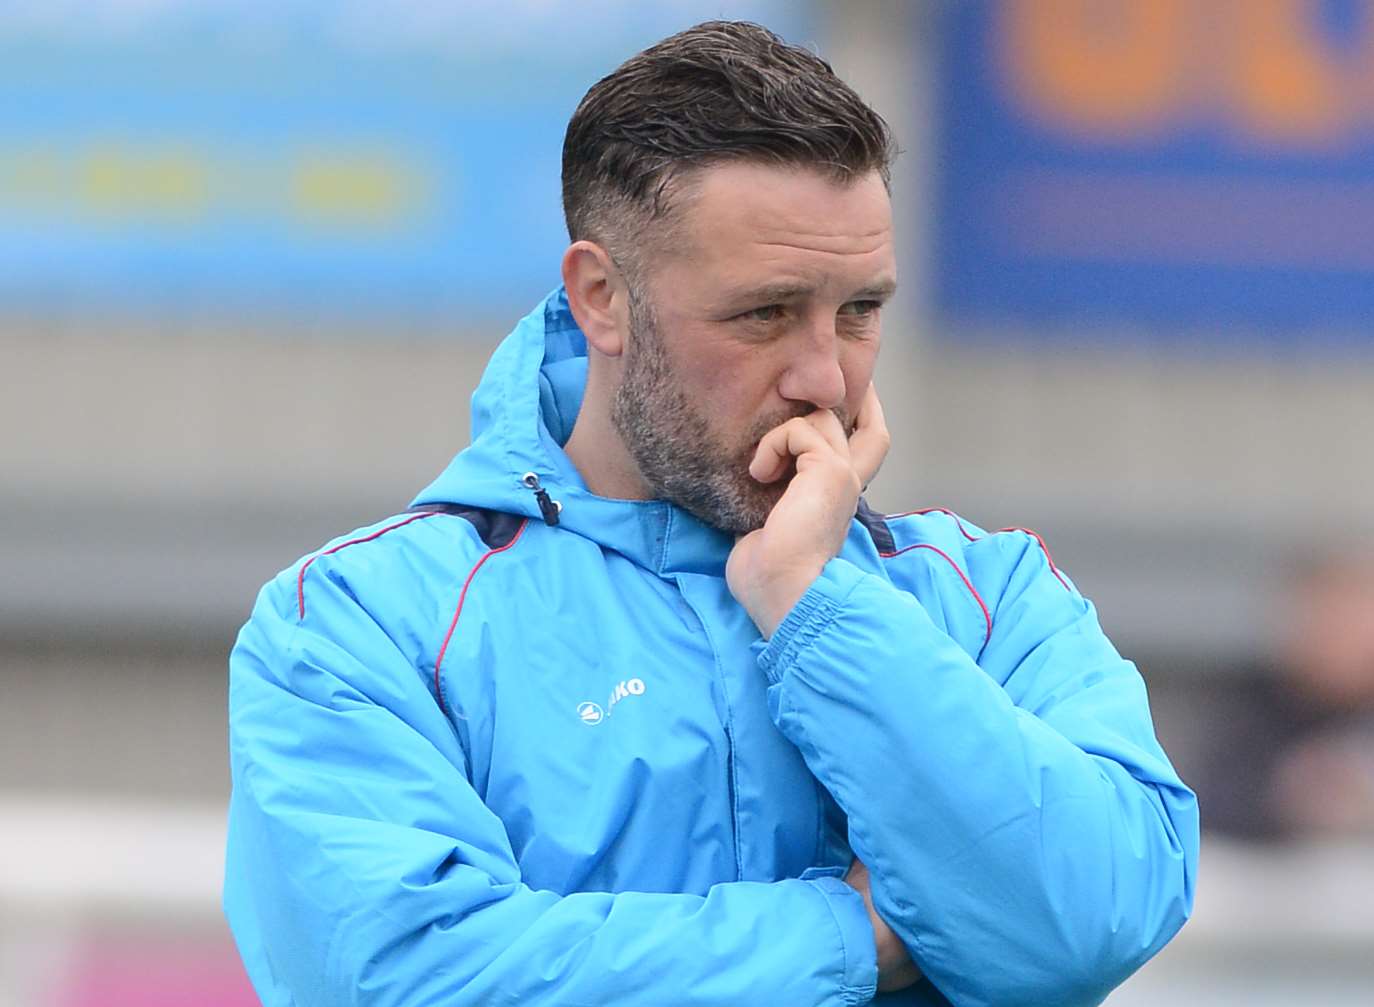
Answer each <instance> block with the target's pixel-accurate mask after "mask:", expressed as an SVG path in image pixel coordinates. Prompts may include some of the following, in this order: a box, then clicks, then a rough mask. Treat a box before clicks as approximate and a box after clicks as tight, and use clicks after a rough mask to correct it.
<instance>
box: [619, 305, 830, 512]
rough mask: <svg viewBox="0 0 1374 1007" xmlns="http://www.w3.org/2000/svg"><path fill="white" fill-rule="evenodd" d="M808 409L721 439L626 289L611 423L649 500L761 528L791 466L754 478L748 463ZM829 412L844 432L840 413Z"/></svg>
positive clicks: (649, 313) (648, 308)
mask: <svg viewBox="0 0 1374 1007" xmlns="http://www.w3.org/2000/svg"><path fill="white" fill-rule="evenodd" d="M810 411H811V410H809V409H806V408H805V407H804V406H802V405H801V404H798V407H797V409H796V410H790V411H784V412H781V413H780V414H778V415H775V416H767V417H763V418H761V419H760V420H759V421H758V422H757V423H756V424H755V425H754V427H753V428H752V429H750V430H748V431H747V432H745V434H744V435H743V436H742V437H740V438H739V439H738V440H737V441H733V442H730V441H727V440H726V439H725V438H723V437H721V436H720V435H719V434H717V433H716V432H715V431H714V430H713V429H712V426H711V423H710V421H709V419H708V418H707V416H706V414H705V413H703V412H702V411H701V410H700V409H699V408H697V406H696V404H695V403H693V402H692V401H691V399H690V398H688V396H687V395H686V394H684V392H683V390H682V384H681V382H680V381H678V380H677V376H676V375H675V374H674V372H673V366H672V363H671V361H670V360H669V359H668V355H667V350H666V348H665V347H664V345H663V341H662V339H661V338H660V334H659V331H658V328H657V321H656V319H655V316H654V312H653V307H652V305H650V304H649V303H648V302H647V301H645V300H644V299H643V298H641V297H639V296H637V295H636V294H634V293H632V294H631V297H630V342H629V346H628V348H627V350H626V355H625V371H624V374H623V376H622V378H621V382H620V387H619V388H618V389H617V390H616V394H615V398H614V400H613V402H612V404H611V421H612V422H613V423H614V424H615V427H616V430H617V431H618V432H619V434H620V437H621V439H622V440H623V441H624V443H625V447H626V449H627V450H628V451H629V453H630V457H631V458H633V459H634V461H635V464H636V465H637V466H638V467H639V472H640V475H641V477H642V478H643V479H644V482H645V483H646V484H647V486H648V487H649V490H650V491H651V492H652V493H653V495H654V497H655V498H657V499H660V500H666V501H668V502H669V503H673V504H676V505H677V506H679V507H681V508H682V509H683V510H685V511H687V512H688V513H689V514H692V515H693V516H694V517H696V518H697V519H698V520H700V521H702V522H704V523H706V524H708V525H710V526H712V527H714V528H718V529H720V530H721V531H723V532H726V533H728V534H731V535H744V534H747V533H749V532H751V531H754V530H756V529H758V528H762V527H763V524H764V522H765V521H767V520H768V515H769V513H770V512H771V511H772V510H773V507H774V505H775V504H776V503H777V502H778V501H779V500H780V499H781V498H782V495H783V493H784V492H785V491H786V489H787V485H788V483H789V482H791V479H792V476H793V474H794V470H789V471H788V472H787V473H786V474H784V476H783V477H782V478H780V479H778V480H777V481H776V482H772V483H761V482H759V481H758V480H756V479H754V478H753V477H752V476H751V475H749V463H750V462H751V461H752V460H753V458H754V454H755V452H756V451H757V449H758V444H759V441H760V440H761V439H762V438H763V435H764V434H766V433H768V431H770V430H772V429H773V428H774V427H777V426H780V425H781V424H783V423H785V422H787V421H788V420H790V419H792V418H794V417H796V416H801V415H805V414H806V413H807V412H810ZM835 412H836V415H837V416H838V417H839V418H840V420H841V422H842V423H843V424H844V426H845V429H846V430H848V429H849V427H850V424H849V423H848V422H847V419H846V416H845V415H844V411H843V410H842V409H840V410H836V411H835Z"/></svg>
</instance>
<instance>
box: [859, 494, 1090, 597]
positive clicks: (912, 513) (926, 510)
mask: <svg viewBox="0 0 1374 1007" xmlns="http://www.w3.org/2000/svg"><path fill="white" fill-rule="evenodd" d="M922 514H946V515H948V516H949V517H952V518H953V519H954V523H955V524H956V525H958V526H959V533H960V534H961V535H963V536H964V538H966V539H968V540H969V541H970V542H979V541H981V540H982V539H984V538H991V537H992V536H993V535H1001V534H1003V533H1005V532H1014V531H1019V532H1023V533H1025V534H1026V535H1029V536H1030V537H1031V538H1033V539H1035V543H1036V545H1038V546H1040V551H1041V552H1043V553H1044V554H1045V562H1046V563H1048V564H1049V567H1050V573H1052V574H1054V576H1055V579H1056V580H1058V581H1059V583H1061V584H1063V585H1064V590H1065V591H1068V592H1070V593H1072V592H1073V589H1072V588H1071V587H1069V582H1068V581H1067V580H1065V579H1064V575H1063V574H1062V573H1060V572H1059V567H1057V566H1055V565H1054V557H1053V556H1051V555H1050V547H1049V546H1047V545H1046V544H1045V540H1044V538H1042V537H1041V535H1040V533H1039V532H1037V531H1035V530H1034V529H1032V528H1022V527H1019V526H1013V527H1009V528H998V529H997V530H996V531H994V532H990V533H989V534H987V535H983V536H979V535H974V534H971V533H970V532H969V530H968V529H967V528H966V527H964V522H963V520H962V519H961V518H960V517H959V515H958V514H956V513H954V511H952V510H950V509H949V508H948V507H923V508H922V509H920V510H909V511H903V512H902V513H901V514H886V515H884V519H885V520H888V521H895V520H896V519H897V518H903V517H919V516H920V515H922Z"/></svg>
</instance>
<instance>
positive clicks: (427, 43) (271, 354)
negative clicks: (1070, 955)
mask: <svg viewBox="0 0 1374 1007" xmlns="http://www.w3.org/2000/svg"><path fill="white" fill-rule="evenodd" d="M722 15H723V16H728V17H740V18H747V19H751V20H757V21H760V22H762V23H764V24H766V25H769V26H770V27H772V28H774V29H775V30H777V31H778V32H779V33H781V34H782V35H784V36H785V37H787V38H789V39H790V40H793V41H799V42H805V43H808V44H814V45H815V46H816V47H817V48H818V49H819V51H820V52H821V53H822V54H823V55H825V56H826V57H827V58H828V59H830V60H831V62H832V63H833V64H834V65H835V67H836V69H837V70H838V71H839V72H840V73H841V75H842V76H844V77H846V78H847V79H849V80H850V81H852V82H853V83H854V84H855V85H856V86H857V87H858V88H859V90H860V91H861V92H862V93H863V94H864V95H865V96H866V97H867V98H868V99H869V100H870V101H871V102H872V103H873V104H874V105H875V106H876V107H877V108H878V109H879V110H880V111H882V112H883V113H884V114H885V115H886V116H887V117H888V118H889V120H890V121H891V123H892V124H893V126H894V128H895V130H896V132H897V133H898V136H899V138H900V140H901V142H902V146H903V147H904V149H905V153H904V155H903V157H902V159H901V161H900V163H899V166H898V169H897V172H896V175H895V178H894V190H895V191H894V196H895V205H896V211H897V217H898V228H899V233H900V234H901V236H902V239H903V242H904V247H903V256H902V263H903V270H904V272H903V277H902V293H901V295H900V298H899V302H898V304H897V305H896V306H895V308H894V310H892V311H891V313H890V314H889V315H888V318H887V321H886V345H885V348H884V359H883V361H882V362H881V364H880V379H879V388H880V391H881V392H882V393H883V396H884V401H885V404H886V406H887V411H888V414H889V418H890V421H891V423H892V427H893V431H894V448H893V451H892V454H891V456H890V457H889V460H888V462H887V464H886V467H885V470H884V472H883V474H882V476H881V477H880V479H879V481H878V482H877V483H876V484H875V486H874V488H873V490H872V492H871V494H870V499H871V500H872V501H873V502H874V504H875V505H876V506H878V507H879V508H880V509H887V510H893V511H896V510H908V509H911V508H914V507H922V506H943V507H949V508H952V509H955V510H957V511H959V512H960V513H962V514H964V515H965V516H967V517H968V518H969V519H971V520H972V521H974V522H976V523H978V524H981V525H983V526H984V527H989V528H999V527H1003V526H1006V525H1027V526H1031V527H1034V528H1036V529H1037V530H1038V531H1039V532H1040V533H1041V534H1043V535H1044V536H1045V538H1046V540H1047V542H1048V543H1049V546H1050V548H1051V550H1052V551H1053V554H1054V557H1055V560H1056V562H1057V563H1058V564H1059V565H1060V566H1062V567H1064V568H1065V569H1066V570H1068V571H1069V572H1070V573H1071V574H1072V575H1073V576H1074V578H1075V580H1076V581H1077V583H1078V585H1079V587H1080V588H1081V589H1082V590H1083V591H1084V593H1085V594H1087V595H1088V596H1089V597H1090V598H1092V599H1093V600H1094V601H1095V602H1096V603H1097V605H1098V608H1099V610H1100V613H1101V617H1102V620H1103V623H1104V625H1105V626H1106V628H1107V630H1108V632H1109V634H1110V635H1111V636H1112V638H1113V639H1114V640H1115V641H1116V643H1117V645H1118V647H1119V648H1120V649H1121V650H1122V651H1123V653H1125V654H1126V655H1127V656H1129V657H1131V658H1132V659H1134V660H1135V661H1136V662H1137V663H1138V664H1139V666H1140V668H1141V670H1142V672H1143V673H1144V675H1145V677H1146V679H1147V682H1148V684H1149V687H1150V694H1151V701H1152V704H1153V708H1154V711H1155V718H1156V723H1157V727H1158V731H1159V734H1160V735H1161V738H1162V739H1163V741H1164V743H1165V745H1166V747H1167V748H1168V749H1169V751H1170V752H1171V754H1172V755H1173V757H1174V759H1175V761H1176V763H1177V764H1178V766H1179V767H1180V769H1181V771H1182V773H1183V775H1184V777H1185V779H1187V780H1188V781H1189V782H1190V783H1192V784H1193V785H1194V786H1196V787H1197V788H1198V789H1199V791H1200V792H1201V794H1202V799H1203V809H1204V824H1205V825H1206V826H1207V828H1208V834H1207V838H1206V841H1205V844H1204V860H1203V869H1202V875H1201V881H1200V887H1199V890H1198V897H1197V910H1196V915H1195V918H1194V920H1193V921H1192V922H1191V923H1190V924H1189V925H1188V927H1187V928H1185V930H1184V932H1183V933H1182V935H1181V936H1180V937H1179V938H1178V939H1177V940H1176V941H1175V942H1174V944H1172V945H1171V946H1170V947H1169V948H1168V949H1167V950H1166V951H1165V952H1164V953H1163V954H1162V955H1161V956H1160V957H1159V958H1158V959H1156V961H1155V962H1153V963H1152V964H1150V965H1149V966H1147V967H1146V968H1145V969H1144V970H1143V971H1142V972H1141V973H1140V974H1139V975H1138V976H1137V977H1136V978H1134V979H1133V980H1131V981H1130V982H1129V983H1127V984H1126V985H1125V986H1124V987H1122V989H1121V990H1120V991H1119V992H1118V993H1116V994H1115V995H1114V996H1113V997H1112V998H1111V1000H1110V1003H1111V1004H1113V1005H1119V1007H1129V1005H1133V1004H1141V1005H1143V1004H1158V1003H1168V1004H1176V1005H1192V1004H1198V1005H1201V1004H1208V1005H1215V1004H1237V1005H1239V1004H1245V1005H1247V1007H1248V1005H1264V1004H1280V1003H1283V1004H1292V1003H1310V1004H1328V1005H1344V1004H1354V1003H1356V1002H1359V1003H1361V1004H1363V1003H1366V1002H1367V999H1366V998H1367V996H1368V991H1369V990H1370V989H1371V988H1374V898H1370V893H1371V892H1374V506H1372V505H1374V4H1372V3H1368V2H1359V0H1346V2H1334V0H1096V2H1088V0H1021V2H1015V0H1007V2H1000V3H994V2H967V3H961V2H953V0H950V2H910V3H900V2H881V0H869V2H863V0H846V2H843V3H840V2H836V3H825V2H821V0H813V2H783V0H758V2H741V3H724V2H715V3H706V2H694V0H674V2H660V3H655V4H643V3H631V2H624V3H614V2H605V0H578V2H564V0H506V2H504V3H502V4H499V5H489V4H477V3H470V4H469V3H458V2H439V0H429V2H415V3H410V4H404V5H401V4H393V3H384V2H381V0H339V2H332V3H331V2H323V0H321V2H305V0H272V2H267V0H263V2H257V0H239V2H229V0H199V2H190V0H185V2H173V0H99V2H96V3H90V2H81V3H78V2H75V0H7V2H5V3H0V431H3V433H0V571H3V577H0V1007H20V1005H22V1007H33V1005H36V1007H78V1005H80V1007H86V1005H94V1004H100V1005H103V1007H105V1005H123V1004H135V1003H136V1004H139V1005H140V1007H150V1005H152V1007H155V1005H158V1004H163V1003H165V1004H172V1003H176V1004H182V1003H198V1004H212V1005H214V1004H223V1005H231V1004H233V1005H238V1004H248V1003H252V1002H254V1001H253V998H252V994H251V991H250V990H249V989H248V987H247V984H246V980H245V979H244V978H243V974H242V971H241V969H240V967H239V965H238V962H237V958H236V956H235V954H234V951H233V948H232V943H231V941H230V938H229V936H228V933H227V930H226V928H225V927H224V925H223V922H222V920H221V917H220V915H219V907H218V888H219V875H220V871H221V869H222V849H221V848H222V842H223V821H224V808H225V801H226V797H227V794H228V788H229V779H228V772H227V768H226V758H225V751H224V749H225V727H224V713H225V657H226V654H227V652H228V650H229V647H230V646H231V643H232V640H233V636H234V633H235V632H236V630H237V627H238V626H239V625H240V624H241V622H242V621H243V620H244V618H245V617H246V615H247V613H248V609H249V606H250V605H251V603H252V600H253V597H254V594H255V592H256V590H257V588H258V586H259V585H260V584H261V583H262V582H263V581H265V580H267V579H268V578H269V577H270V576H271V575H272V574H274V573H275V572H276V571H277V570H279V569H281V568H283V567H285V566H287V565H289V564H290V563H291V562H292V561H293V560H294V559H295V558H296V557H297V556H299V555H301V554H303V553H305V552H308V551H310V550H312V549H314V548H316V547H317V546H319V545H320V544H321V543H323V542H324V541H325V540H326V539H328V538H331V537H333V536H334V535H337V534H339V533H342V532H344V531H347V530H349V529H351V528H354V527H357V526H359V525H361V524H365V523H368V522H371V521H373V520H375V519H377V518H379V517H382V516H385V515H387V514H390V513H393V512H395V511H396V510H398V509H401V508H403V507H405V506H406V504H407V503H408V502H409V501H410V499H411V497H412V495H413V494H414V493H415V492H416V491H417V490H418V489H419V488H420V487H422V486H423V485H425V484H426V483H427V482H428V481H429V479H430V478H431V477H432V476H433V475H434V474H435V473H436V472H437V471H438V470H439V469H440V468H441V467H442V466H443V465H444V464H445V462H446V461H447V460H448V458H449V457H450V455H451V454H452V453H454V452H455V451H456V450H458V449H459V448H461V447H462V446H463V445H464V444H465V443H466V439H467V424H468V416H467V400H468V396H469V394H470V393H471V391H472V389H473V387H474V386H475V384H476V382H477V379H478V376H479V374H480V372H481V370H482V367H483V365H484V364H485V362H486V359H487V357H488V355H489V353H490V352H491V350H492V348H493V347H494V345H495V344H496V342H497V341H498V340H499V339H500V337H501V336H503V335H504V334H505V332H506V331H507V330H508V329H509V328H510V326H511V324H512V323H513V322H514V321H515V320H516V319H517V318H518V317H519V316H521V315H522V314H524V312H525V311H526V310H527V309H528V308H529V307H530V306H532V305H533V304H534V303H535V302H536V301H537V300H538V299H539V298H540V297H541V296H542V295H543V294H544V293H546V292H547V290H548V289H550V288H551V287H552V286H553V285H554V284H555V283H556V282H557V260H558V256H559V254H560V252H561V250H562V246H563V242H564V235H563V232H562V224H561V219H562V218H561V213H560V210H559V179H558V171H559V151H560V146H561V141H562V132H563V127H564V124H565V123H566V121H567V118H568V116H569V115H570V113H571V112H572V110H573V108H574V106H575V105H576V103H577V101H578V99H579V98H580V97H581V95H582V93H583V92H584V91H585V90H586V88H587V87H588V86H589V85H590V84H591V83H593V82H594V81H595V80H596V79H597V78H599V77H600V76H601V75H603V74H604V73H606V72H608V71H609V70H610V69H611V68H613V67H614V66H615V65H616V64H617V63H618V62H620V61H621V60H622V59H624V58H625V57H627V56H629V55H630V54H632V53H633V52H635V51H636V50H638V49H640V48H642V47H643V46H645V45H647V44H649V43H650V42H652V41H654V40H656V39H658V38H660V37H662V36H664V35H666V34H668V33H670V32H672V31H674V30H677V29H678V28H681V27H685V26H687V25H689V24H691V23H694V22H696V21H698V20H702V19H704V18H707V17H713V16H722Z"/></svg>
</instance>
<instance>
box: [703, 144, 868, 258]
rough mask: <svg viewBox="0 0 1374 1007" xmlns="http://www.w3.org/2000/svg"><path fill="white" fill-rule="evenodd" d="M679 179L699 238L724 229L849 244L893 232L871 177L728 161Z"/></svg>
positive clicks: (753, 162)
mask: <svg viewBox="0 0 1374 1007" xmlns="http://www.w3.org/2000/svg"><path fill="white" fill-rule="evenodd" d="M685 181H686V184H685V186H684V188H683V193H682V194H683V196H684V197H685V198H684V199H683V200H682V203H681V205H680V212H681V215H682V220H683V222H684V223H685V224H687V226H688V229H689V230H691V231H694V232H696V234H697V235H698V236H703V237H707V238H710V237H711V236H713V235H719V234H720V233H721V229H722V228H725V229H728V230H731V231H740V232H741V233H743V232H753V233H757V234H759V235H760V236H761V237H766V235H767V233H768V232H779V233H788V232H791V233H796V234H797V235H799V236H809V237H813V238H816V239H820V240H822V241H824V240H825V239H842V240H850V241H852V240H862V239H864V238H869V239H878V238H881V237H883V236H886V235H889V234H890V233H891V230H892V204H891V200H890V198H889V197H888V193H887V187H886V185H885V184H884V183H883V180H882V178H881V176H879V174H878V173H877V172H876V171H874V172H869V173H867V174H865V175H861V176H858V177H856V178H847V177H843V176H836V175H835V174H833V173H832V172H829V171H823V170H820V169H817V168H808V167H799V166H792V165H774V164H766V163H760V162H755V161H730V162H726V163H724V164H717V165H712V166H710V167H706V168H701V169H698V170H697V171H695V172H693V174H692V175H691V176H690V178H689V179H687V180H685Z"/></svg>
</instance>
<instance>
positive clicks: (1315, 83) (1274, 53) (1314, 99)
mask: <svg viewBox="0 0 1374 1007" xmlns="http://www.w3.org/2000/svg"><path fill="white" fill-rule="evenodd" d="M1318 7H1319V4H1315V3H1312V2H1310V0H1254V2H1251V3H1240V4H1236V5H1235V8H1234V11H1235V15H1234V16H1235V21H1234V23H1235V29H1236V33H1235V38H1234V40H1233V43H1232V44H1233V46H1234V49H1233V51H1234V53H1235V57H1234V59H1233V60H1232V61H1231V73H1232V87H1231V90H1232V93H1233V100H1234V102H1235V108H1236V112H1237V113H1238V115H1239V118H1240V122H1241V125H1242V127H1243V128H1244V130H1245V131H1246V132H1251V133H1254V134H1255V135H1257V136H1258V137H1259V138H1261V139H1264V140H1278V141H1284V140H1296V141H1311V140H1319V141H1330V140H1336V139H1339V138H1340V137H1341V135H1342V134H1345V133H1347V132H1348V130H1349V129H1350V127H1351V126H1352V125H1354V117H1355V112H1356V109H1355V108H1354V107H1353V101H1352V99H1353V98H1354V97H1355V96H1356V91H1355V89H1354V87H1352V86H1351V85H1353V84H1354V82H1355V80H1354V75H1353V74H1352V72H1351V69H1352V68H1350V67H1349V66H1347V65H1346V64H1344V63H1343V62H1342V60H1341V58H1340V55H1339V54H1338V53H1333V52H1332V51H1331V50H1330V49H1329V48H1328V47H1326V46H1323V45H1322V42H1321V40H1320V39H1319V38H1318V37H1317V18H1318V16H1319V14H1320V11H1319V10H1318V9H1317V8H1318Z"/></svg>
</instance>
